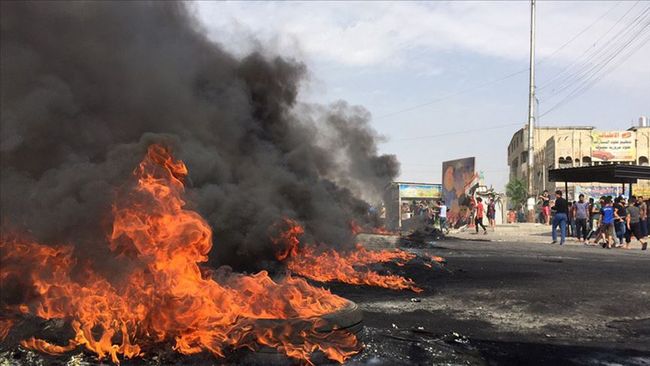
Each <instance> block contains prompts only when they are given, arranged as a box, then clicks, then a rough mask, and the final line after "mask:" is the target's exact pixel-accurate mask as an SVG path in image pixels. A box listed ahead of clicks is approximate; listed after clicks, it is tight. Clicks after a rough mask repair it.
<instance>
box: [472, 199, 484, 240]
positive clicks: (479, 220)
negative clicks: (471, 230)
mask: <svg viewBox="0 0 650 366" xmlns="http://www.w3.org/2000/svg"><path fill="white" fill-rule="evenodd" d="M484 213H485V207H484V206H483V199H482V198H481V197H478V198H476V216H474V226H476V233H477V234H478V227H479V225H480V226H481V227H482V228H483V234H485V235H487V229H486V228H485V225H483V215H484Z"/></svg>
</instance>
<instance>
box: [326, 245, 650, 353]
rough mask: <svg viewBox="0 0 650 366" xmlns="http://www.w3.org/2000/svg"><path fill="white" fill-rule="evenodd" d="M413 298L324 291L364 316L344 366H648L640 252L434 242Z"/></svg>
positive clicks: (648, 322)
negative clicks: (433, 258) (442, 266)
mask: <svg viewBox="0 0 650 366" xmlns="http://www.w3.org/2000/svg"><path fill="white" fill-rule="evenodd" d="M413 251H416V252H426V253H432V254H436V255H440V256H443V257H445V258H446V259H447V261H448V263H447V266H446V269H447V270H433V271H432V270H427V269H426V268H424V267H419V266H416V265H409V266H406V267H397V266H395V267H394V268H393V270H394V271H395V272H398V273H401V274H404V275H406V276H409V277H411V278H413V279H414V280H415V281H416V282H417V283H418V284H419V285H421V286H422V287H424V288H425V291H424V292H422V293H419V294H415V293H412V292H399V291H390V290H381V289H371V288H367V287H366V288H359V287H353V286H345V285H333V286H332V287H331V288H332V290H333V292H335V293H338V294H340V295H343V296H345V297H347V298H349V299H351V300H353V301H355V302H357V304H359V305H360V307H361V308H362V309H364V312H365V314H364V322H365V325H366V327H365V329H364V331H363V332H362V335H361V336H362V339H363V340H364V341H365V343H366V350H365V351H364V353H363V354H361V355H358V356H355V358H353V359H352V360H351V362H350V364H359V365H361V364H373V365H397V364H422V365H425V364H426V365H432V364H472V365H474V364H476V365H481V364H484V365H565V364H566V365H650V251H646V252H642V251H641V250H639V248H638V247H636V248H635V249H634V250H623V249H611V250H607V249H602V248H596V247H585V246H569V247H567V246H564V247H561V246H559V245H550V244H525V243H508V242H502V243H495V242H469V241H440V242H436V243H433V245H432V246H431V249H413Z"/></svg>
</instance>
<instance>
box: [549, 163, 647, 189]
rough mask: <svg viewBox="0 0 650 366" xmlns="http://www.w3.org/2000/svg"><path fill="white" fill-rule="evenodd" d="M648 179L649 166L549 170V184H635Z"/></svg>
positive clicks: (600, 166) (619, 165)
mask: <svg viewBox="0 0 650 366" xmlns="http://www.w3.org/2000/svg"><path fill="white" fill-rule="evenodd" d="M638 179H650V166H640V165H623V164H607V165H593V166H583V167H578V168H562V169H549V171H548V180H549V181H551V182H572V183H574V182H600V183H630V184H632V183H636V182H637V180H638Z"/></svg>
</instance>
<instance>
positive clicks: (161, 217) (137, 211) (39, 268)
mask: <svg viewBox="0 0 650 366" xmlns="http://www.w3.org/2000/svg"><path fill="white" fill-rule="evenodd" d="M187 173H188V171H187V168H186V166H185V164H184V163H183V162H182V161H179V160H176V159H174V157H173V156H172V155H171V151H170V150H169V149H168V148H166V147H165V146H162V145H158V144H154V145H151V146H149V148H148V151H147V153H146V156H145V158H144V159H143V160H142V162H141V163H140V164H139V166H138V167H137V168H136V169H135V171H134V177H135V181H136V182H135V184H134V185H127V187H129V188H128V189H126V190H124V191H123V193H121V194H122V195H123V196H122V197H118V198H117V199H116V203H115V205H114V208H113V218H114V221H113V228H112V232H111V233H110V236H109V237H110V240H109V249H110V250H111V252H112V253H113V255H115V256H116V257H118V258H122V259H123V260H125V268H127V270H126V272H125V278H123V279H118V280H112V279H109V278H105V277H103V276H102V274H101V273H100V272H99V271H96V270H95V269H94V268H93V267H92V265H91V264H89V263H86V262H83V261H80V260H79V259H78V258H77V257H76V255H75V252H74V250H73V248H72V247H71V246H65V245H62V246H45V245H41V244H39V243H37V242H34V241H30V240H29V239H28V238H27V236H20V235H15V236H14V237H12V238H10V239H8V240H3V241H2V242H1V243H0V245H1V247H0V248H1V249H2V257H1V258H0V259H1V260H2V263H3V266H2V269H1V272H0V285H2V288H3V289H15V290H16V292H17V293H16V294H15V296H14V298H15V300H16V301H15V302H14V303H11V304H4V305H3V313H2V314H3V315H2V317H1V318H0V340H2V338H5V337H7V336H8V335H9V334H11V331H12V328H13V327H14V325H16V324H17V323H20V322H21V320H22V319H25V317H34V316H35V317H38V318H41V319H45V320H57V319H58V320H63V321H64V322H65V323H67V324H69V327H70V328H71V330H72V335H71V337H70V338H69V339H67V341H66V342H62V341H61V340H60V339H57V340H48V339H45V338H40V337H38V336H36V335H24V336H23V335H20V336H18V337H19V342H20V345H21V346H22V347H23V348H26V349H30V350H34V351H38V352H41V353H46V354H50V355H60V354H64V353H67V352H71V351H74V350H77V349H85V350H86V351H88V352H90V353H92V354H94V355H95V356H96V357H97V358H98V359H100V360H101V359H105V358H108V359H110V360H111V361H112V362H113V363H116V364H117V363H120V362H121V360H123V359H129V358H136V357H142V356H144V355H146V354H147V353H149V352H151V351H152V350H154V349H156V348H160V347H163V348H165V347H168V349H172V350H174V351H176V352H179V353H181V354H184V355H192V354H197V353H203V352H209V353H212V354H213V355H214V356H217V357H225V356H226V355H227V354H229V353H230V352H232V351H234V350H237V349H250V350H254V351H262V350H266V351H267V352H268V350H274V352H278V353H281V354H284V355H286V356H288V357H290V358H294V359H298V360H303V361H305V362H307V363H310V362H311V358H312V355H314V354H323V355H325V357H327V358H328V359H330V360H334V361H338V362H341V363H342V362H344V361H345V360H346V359H347V358H349V357H350V356H352V355H354V354H356V353H358V352H360V351H361V349H362V345H361V343H360V342H359V340H358V339H357V337H356V333H357V332H359V330H360V329H361V327H362V313H361V311H360V310H359V308H358V307H357V305H356V304H354V303H353V302H350V301H348V300H346V299H343V298H342V297H339V296H337V295H334V294H332V293H331V292H330V291H329V290H326V289H323V288H320V287H316V286H314V285H312V284H310V283H308V282H307V281H306V280H305V279H303V278H301V277H294V276H292V275H291V274H290V273H287V274H285V275H284V276H283V277H279V278H271V276H270V275H269V274H268V273H267V272H266V271H261V272H259V273H256V274H250V275H245V274H239V273H235V272H232V270H230V269H229V268H228V267H221V268H218V269H216V270H212V269H208V268H205V267H202V266H201V265H200V263H203V262H206V261H207V253H208V252H209V251H210V249H211V247H212V230H211V229H210V227H209V226H208V224H207V223H206V222H205V220H204V219H203V218H202V217H201V216H200V215H199V214H198V213H196V212H194V211H191V210H188V209H186V208H185V201H184V200H183V193H184V181H185V179H186V176H187ZM285 224H288V229H287V230H285V231H282V234H281V235H280V237H279V239H276V240H274V242H275V243H276V244H277V245H278V246H279V248H280V249H279V251H278V253H279V254H278V259H279V260H281V261H284V263H286V264H287V268H288V269H289V270H290V271H291V272H293V273H294V274H297V275H300V276H303V277H307V278H311V279H313V280H317V281H339V282H344V283H350V284H362V285H373V286H379V287H386V288H392V289H410V290H412V291H416V292H417V291H420V289H419V288H417V287H416V286H415V284H414V283H413V281H412V280H410V279H406V278H403V277H400V276H397V275H392V274H380V273H378V272H375V271H372V270H369V269H363V268H358V265H367V264H372V263H383V262H393V263H395V264H397V265H403V263H405V262H407V261H410V260H412V259H413V258H414V257H415V255H413V254H411V253H408V252H402V251H399V250H392V251H377V252H372V251H367V250H365V249H363V248H362V247H357V248H356V249H355V250H353V251H352V252H350V253H346V254H341V253H338V252H336V251H333V250H331V249H323V250H319V249H318V247H317V246H309V245H306V244H305V245H299V244H300V235H301V233H302V229H301V228H300V226H298V224H297V223H296V222H295V221H292V220H286V222H285ZM317 269H320V271H317ZM326 274H327V276H325V275H326Z"/></svg>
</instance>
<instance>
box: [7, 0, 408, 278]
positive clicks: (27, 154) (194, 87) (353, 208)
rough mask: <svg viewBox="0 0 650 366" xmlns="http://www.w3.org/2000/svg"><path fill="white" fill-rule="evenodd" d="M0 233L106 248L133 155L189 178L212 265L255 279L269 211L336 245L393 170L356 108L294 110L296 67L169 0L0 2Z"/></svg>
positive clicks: (266, 252) (300, 72) (93, 250)
mask: <svg viewBox="0 0 650 366" xmlns="http://www.w3.org/2000/svg"><path fill="white" fill-rule="evenodd" d="M1 7H2V8H1V10H2V14H1V17H2V18H1V20H2V22H1V23H2V24H1V27H2V33H1V39H0V43H1V45H2V46H1V47H2V52H1V64H2V68H1V70H0V72H1V74H0V76H1V80H2V84H1V94H2V95H1V102H2V104H1V139H0V153H1V158H0V163H1V173H0V174H1V178H2V180H1V186H0V188H1V191H0V199H1V201H0V204H1V214H2V232H3V235H5V234H6V233H8V232H23V231H24V232H28V233H29V234H30V235H32V236H33V237H34V238H35V239H37V240H39V241H40V242H42V243H46V244H74V245H75V246H76V251H77V253H78V255H82V256H86V257H90V258H97V256H100V255H103V254H104V253H105V251H106V250H107V249H106V240H107V239H106V238H107V235H108V233H109V232H110V228H111V223H112V217H111V204H112V202H113V201H114V200H115V199H116V196H117V192H118V190H119V187H121V186H123V185H124V184H126V183H128V182H129V180H131V179H133V178H132V175H131V173H132V171H133V169H134V168H135V166H136V165H137V163H138V162H139V161H140V160H141V159H142V157H143V156H144V154H145V151H146V147H147V146H148V145H149V144H151V143H154V142H162V143H164V144H166V145H169V146H171V147H172V148H173V151H174V154H175V156H176V157H177V158H179V159H181V160H183V161H184V162H185V163H186V164H187V167H188V169H189V182H188V190H187V201H188V206H189V207H190V208H191V209H196V210H198V211H199V212H200V213H201V214H202V215H203V216H204V217H205V218H206V219H207V220H208V222H209V223H210V225H211V226H212V228H213V230H214V249H213V253H211V260H212V262H213V264H215V265H216V264H229V265H232V266H233V267H235V268H246V269H260V268H263V267H264V266H265V264H264V263H265V260H270V259H271V258H272V248H271V244H270V240H269V227H272V226H273V225H274V224H276V223H277V222H279V221H281V219H282V218H283V217H289V218H293V219H296V220H298V221H299V222H301V223H303V224H304V225H305V229H306V236H307V238H308V239H310V240H314V241H317V242H322V243H327V244H330V245H337V246H344V245H349V244H351V243H352V237H351V234H350V231H349V221H350V220H351V219H357V220H363V217H364V215H365V214H366V212H367V208H368V204H367V203H366V201H364V199H366V200H368V199H373V198H376V197H378V196H379V194H380V193H381V192H382V190H383V188H384V187H385V185H386V184H387V183H389V182H390V181H391V180H392V179H393V178H394V177H395V176H396V175H397V173H398V169H399V166H398V163H397V161H396V159H395V157H394V156H392V155H379V154H378V152H377V135H376V133H375V132H374V131H373V130H372V129H370V127H369V125H368V121H369V119H370V115H369V113H368V112H367V111H366V110H364V109H363V108H361V107H353V106H349V105H347V104H346V103H345V102H338V103H336V104H334V105H331V106H320V105H306V104H301V103H299V102H298V101H297V97H298V91H299V88H300V85H301V83H302V82H303V81H304V79H305V75H306V69H305V66H304V65H303V64H301V63H300V62H299V61H296V60H292V59H286V58H282V57H274V56H265V55H266V53H265V54H262V53H261V52H254V53H252V54H250V55H248V56H246V57H243V58H236V57H235V56H233V55H231V54H229V53H228V52H226V51H224V50H223V49H222V48H221V47H219V46H218V45H216V44H215V43H213V42H211V41H209V40H208V39H207V37H206V36H205V35H204V34H203V33H202V31H201V29H200V27H199V26H198V25H197V22H196V20H195V19H194V18H193V17H192V16H191V15H190V13H189V12H188V10H187V9H186V5H185V4H183V3H175V2H167V1H165V2H126V3H124V2H2V3H1Z"/></svg>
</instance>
